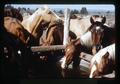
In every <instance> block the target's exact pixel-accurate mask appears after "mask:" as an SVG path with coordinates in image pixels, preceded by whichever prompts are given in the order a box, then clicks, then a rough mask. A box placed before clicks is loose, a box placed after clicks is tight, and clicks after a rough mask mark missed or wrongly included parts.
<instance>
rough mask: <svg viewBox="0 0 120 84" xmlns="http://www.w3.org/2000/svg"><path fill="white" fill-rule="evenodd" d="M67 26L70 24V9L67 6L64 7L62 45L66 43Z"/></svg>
mask: <svg viewBox="0 0 120 84" xmlns="http://www.w3.org/2000/svg"><path fill="white" fill-rule="evenodd" d="M69 26H70V9H68V8H67V9H65V20H64V38H63V45H67V44H68V36H69Z"/></svg>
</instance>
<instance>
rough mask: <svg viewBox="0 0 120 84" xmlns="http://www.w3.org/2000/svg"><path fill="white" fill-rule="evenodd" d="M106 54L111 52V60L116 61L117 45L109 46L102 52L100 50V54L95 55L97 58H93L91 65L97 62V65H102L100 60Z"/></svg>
mask: <svg viewBox="0 0 120 84" xmlns="http://www.w3.org/2000/svg"><path fill="white" fill-rule="evenodd" d="M106 52H109V54H110V55H109V59H112V60H113V62H114V61H115V44H112V45H110V46H107V47H105V48H103V49H101V50H99V52H98V53H96V54H95V56H94V57H93V58H92V60H91V63H93V62H94V61H95V60H96V62H97V63H100V59H101V58H102V56H104V55H105V53H106Z"/></svg>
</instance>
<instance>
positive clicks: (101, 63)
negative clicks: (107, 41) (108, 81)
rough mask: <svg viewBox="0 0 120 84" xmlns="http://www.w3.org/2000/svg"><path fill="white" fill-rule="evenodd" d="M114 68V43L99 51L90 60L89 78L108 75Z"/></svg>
mask: <svg viewBox="0 0 120 84" xmlns="http://www.w3.org/2000/svg"><path fill="white" fill-rule="evenodd" d="M114 66H115V43H114V44H111V45H110V46H107V47H105V48H103V49H101V50H100V51H99V52H98V53H97V54H95V56H94V57H93V58H92V60H91V64H90V68H91V72H90V75H89V78H94V77H97V76H101V75H105V74H109V73H111V72H113V70H114Z"/></svg>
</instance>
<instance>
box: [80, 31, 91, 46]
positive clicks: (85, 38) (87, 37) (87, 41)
mask: <svg viewBox="0 0 120 84" xmlns="http://www.w3.org/2000/svg"><path fill="white" fill-rule="evenodd" d="M80 42H81V45H85V46H86V47H92V45H93V41H92V33H91V32H90V31H88V32H87V33H85V34H84V35H82V36H81V37H80Z"/></svg>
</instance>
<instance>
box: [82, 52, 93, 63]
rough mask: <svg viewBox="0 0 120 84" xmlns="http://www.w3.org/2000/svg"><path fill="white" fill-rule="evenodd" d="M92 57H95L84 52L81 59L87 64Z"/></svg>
mask: <svg viewBox="0 0 120 84" xmlns="http://www.w3.org/2000/svg"><path fill="white" fill-rule="evenodd" d="M92 57H93V55H90V54H87V53H84V52H81V53H80V58H81V59H83V60H85V61H87V62H90V61H91V59H92Z"/></svg>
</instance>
